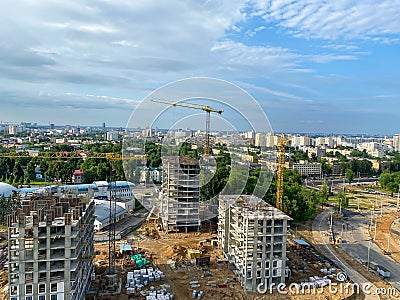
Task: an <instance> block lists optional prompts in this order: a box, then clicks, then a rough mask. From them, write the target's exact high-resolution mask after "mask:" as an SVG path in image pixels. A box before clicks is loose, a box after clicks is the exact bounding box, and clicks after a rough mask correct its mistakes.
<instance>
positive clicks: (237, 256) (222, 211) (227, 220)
mask: <svg viewBox="0 0 400 300" xmlns="http://www.w3.org/2000/svg"><path fill="white" fill-rule="evenodd" d="M219 197H220V199H219V212H218V213H219V215H218V241H219V245H220V246H221V247H222V251H223V253H224V255H225V257H226V258H227V259H228V261H229V263H230V264H231V266H232V267H233V269H234V272H235V274H236V275H237V277H238V280H239V282H240V284H241V285H242V286H243V288H244V289H245V290H248V291H257V286H259V285H260V284H262V285H261V287H262V288H264V284H266V285H267V287H269V286H271V284H279V283H283V282H285V270H286V242H287V232H288V227H289V225H288V221H289V220H291V218H290V217H289V216H287V215H286V214H284V213H283V212H282V211H280V210H278V209H276V208H275V207H273V206H270V205H268V204H267V203H265V202H264V201H263V200H262V199H260V198H257V197H255V196H249V195H243V196H238V195H232V196H219Z"/></svg>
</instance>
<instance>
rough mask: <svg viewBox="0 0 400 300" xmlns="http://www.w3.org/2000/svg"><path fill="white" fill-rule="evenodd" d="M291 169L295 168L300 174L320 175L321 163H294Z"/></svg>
mask: <svg viewBox="0 0 400 300" xmlns="http://www.w3.org/2000/svg"><path fill="white" fill-rule="evenodd" d="M291 167H292V169H293V170H297V171H298V172H299V174H300V175H301V176H321V174H322V165H321V163H309V162H304V163H294V164H292V166H291Z"/></svg>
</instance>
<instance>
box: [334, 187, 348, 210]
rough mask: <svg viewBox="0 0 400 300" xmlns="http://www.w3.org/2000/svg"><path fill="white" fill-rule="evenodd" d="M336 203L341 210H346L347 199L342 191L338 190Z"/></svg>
mask: <svg viewBox="0 0 400 300" xmlns="http://www.w3.org/2000/svg"><path fill="white" fill-rule="evenodd" d="M337 201H338V206H339V207H340V206H341V207H342V208H347V207H348V206H349V198H348V197H347V196H346V193H345V192H344V191H342V190H339V191H338V193H337Z"/></svg>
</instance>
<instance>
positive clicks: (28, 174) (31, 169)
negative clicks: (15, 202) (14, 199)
mask: <svg viewBox="0 0 400 300" xmlns="http://www.w3.org/2000/svg"><path fill="white" fill-rule="evenodd" d="M35 168H36V166H35V162H34V161H33V160H31V161H30V162H29V163H28V165H27V167H26V170H25V176H24V177H25V178H24V179H25V183H26V184H29V183H30V182H31V181H32V180H34V179H35V178H36V172H35Z"/></svg>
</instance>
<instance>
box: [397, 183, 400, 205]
mask: <svg viewBox="0 0 400 300" xmlns="http://www.w3.org/2000/svg"><path fill="white" fill-rule="evenodd" d="M399 197H400V184H399V189H398V191H397V211H398V210H399Z"/></svg>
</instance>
